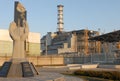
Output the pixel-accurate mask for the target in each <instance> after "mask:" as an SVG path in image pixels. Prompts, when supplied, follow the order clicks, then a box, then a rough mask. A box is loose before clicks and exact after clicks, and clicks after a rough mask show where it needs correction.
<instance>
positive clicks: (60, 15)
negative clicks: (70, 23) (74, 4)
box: [57, 5, 64, 32]
mask: <svg viewBox="0 0 120 81" xmlns="http://www.w3.org/2000/svg"><path fill="white" fill-rule="evenodd" d="M63 7H64V6H63V5H58V6H57V8H58V22H57V24H58V32H62V31H63V24H64V23H63Z"/></svg>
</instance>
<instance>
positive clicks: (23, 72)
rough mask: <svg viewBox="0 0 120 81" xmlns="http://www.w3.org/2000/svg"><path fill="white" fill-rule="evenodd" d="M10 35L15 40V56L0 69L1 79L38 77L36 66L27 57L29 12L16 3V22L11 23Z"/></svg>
mask: <svg viewBox="0 0 120 81" xmlns="http://www.w3.org/2000/svg"><path fill="white" fill-rule="evenodd" d="M9 34H10V37H11V38H12V40H13V54H12V58H11V59H10V61H9V62H5V63H4V64H3V66H2V67H1V69H0V77H32V76H34V75H38V74H39V73H38V71H37V70H36V68H35V66H34V65H33V64H32V63H30V62H28V60H27V59H26V56H25V41H26V38H27V37H28V34H29V27H28V24H27V11H26V9H25V8H24V6H23V5H22V4H21V3H20V2H18V1H15V9H14V21H13V22H12V23H10V27H9Z"/></svg>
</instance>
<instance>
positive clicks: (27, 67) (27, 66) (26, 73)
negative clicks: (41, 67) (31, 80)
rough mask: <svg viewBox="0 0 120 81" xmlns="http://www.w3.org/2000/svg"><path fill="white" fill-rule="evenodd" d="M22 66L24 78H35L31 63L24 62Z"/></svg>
mask: <svg viewBox="0 0 120 81" xmlns="http://www.w3.org/2000/svg"><path fill="white" fill-rule="evenodd" d="M21 64H22V71H23V77H31V76H34V74H33V72H32V69H31V67H30V64H29V62H22V63H21Z"/></svg>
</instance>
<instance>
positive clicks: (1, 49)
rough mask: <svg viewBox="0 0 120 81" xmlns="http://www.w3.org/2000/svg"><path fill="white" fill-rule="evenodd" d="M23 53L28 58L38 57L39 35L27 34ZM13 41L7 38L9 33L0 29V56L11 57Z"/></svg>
mask: <svg viewBox="0 0 120 81" xmlns="http://www.w3.org/2000/svg"><path fill="white" fill-rule="evenodd" d="M25 44H26V45H25V46H26V47H25V51H26V54H27V55H28V56H36V55H40V33H35V32H29V36H28V38H27V40H26V43H25ZM12 49H13V41H12V39H11V38H10V36H9V31H8V30H4V29H0V56H11V55H12Z"/></svg>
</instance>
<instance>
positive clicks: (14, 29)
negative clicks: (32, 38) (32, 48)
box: [9, 3, 29, 61]
mask: <svg viewBox="0 0 120 81" xmlns="http://www.w3.org/2000/svg"><path fill="white" fill-rule="evenodd" d="M15 6H16V7H15V8H16V9H15V18H14V21H13V22H12V23H11V24H10V27H9V33H10V36H11V38H12V40H13V55H12V60H13V61H14V60H16V59H17V60H21V59H22V60H21V61H24V60H23V59H24V58H25V44H24V43H25V40H26V38H27V37H28V33H29V28H28V24H27V21H26V10H25V8H24V7H23V6H22V5H21V4H20V3H17V4H16V5H15Z"/></svg>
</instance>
